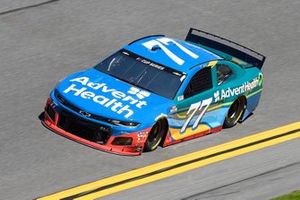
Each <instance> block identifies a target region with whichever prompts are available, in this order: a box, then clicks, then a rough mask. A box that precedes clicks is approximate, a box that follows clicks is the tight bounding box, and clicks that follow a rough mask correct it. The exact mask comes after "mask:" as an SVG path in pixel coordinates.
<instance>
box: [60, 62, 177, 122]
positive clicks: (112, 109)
mask: <svg viewBox="0 0 300 200" xmlns="http://www.w3.org/2000/svg"><path fill="white" fill-rule="evenodd" d="M56 91H57V92H58V93H59V94H60V95H61V96H62V97H63V98H64V99H65V100H66V101H68V102H69V103H70V104H72V105H73V106H76V107H77V108H79V109H80V110H82V111H84V112H88V113H91V114H94V115H99V116H103V117H107V118H111V119H116V120H123V121H135V122H139V123H142V122H147V121H149V120H150V121H149V122H151V123H153V120H154V119H155V118H156V117H158V116H159V115H161V114H166V113H168V112H169V110H170V107H171V106H172V103H173V101H172V100H170V99H167V98H164V97H162V96H159V95H156V94H154V93H151V92H148V91H146V90H143V89H141V88H138V87H137V86H134V85H131V84H129V83H126V82H124V81H121V80H119V79H117V78H114V77H112V76H109V75H107V74H105V73H102V72H100V71H98V70H96V69H94V68H92V69H88V70H86V71H82V72H78V73H75V74H72V75H70V76H68V77H67V78H65V79H64V80H62V81H61V82H60V83H59V84H58V85H57V87H56Z"/></svg>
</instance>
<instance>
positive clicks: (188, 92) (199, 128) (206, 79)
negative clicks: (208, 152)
mask: <svg viewBox="0 0 300 200" xmlns="http://www.w3.org/2000/svg"><path fill="white" fill-rule="evenodd" d="M197 68H198V69H196V70H194V72H193V73H192V74H193V75H191V77H190V78H189V79H188V78H187V80H186V81H187V82H186V83H185V84H183V86H182V88H181V89H180V91H179V94H178V96H177V98H176V100H175V105H176V113H175V114H174V116H175V117H174V118H176V120H177V126H176V128H177V130H174V129H172V128H171V129H170V132H171V135H172V138H173V139H175V140H180V139H183V138H185V137H189V136H192V135H194V134H198V133H201V132H209V131H210V128H211V127H210V126H209V125H208V124H207V123H206V122H208V120H212V119H209V117H208V119H207V116H206V112H207V110H208V109H209V107H210V106H211V105H212V104H213V94H214V91H215V87H214V81H213V76H212V68H211V67H204V68H202V69H201V68H200V67H197Z"/></svg>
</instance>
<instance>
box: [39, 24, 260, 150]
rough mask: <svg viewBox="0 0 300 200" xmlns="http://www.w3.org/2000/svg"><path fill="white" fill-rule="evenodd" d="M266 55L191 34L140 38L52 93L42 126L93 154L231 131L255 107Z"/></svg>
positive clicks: (193, 31)
mask: <svg viewBox="0 0 300 200" xmlns="http://www.w3.org/2000/svg"><path fill="white" fill-rule="evenodd" d="M264 60H265V57H264V56H263V55H261V54H259V53H257V52H255V51H253V50H251V49H249V48H247V47H244V46H241V45H239V44H237V43H234V42H232V41H229V40H227V39H224V38H221V37H218V36H216V35H213V34H210V33H207V32H204V31H200V30H197V29H193V28H191V29H190V31H189V33H188V35H187V37H186V39H185V41H183V40H178V39H171V38H168V37H166V36H164V35H152V36H147V37H143V38H140V39H138V40H135V41H133V42H131V43H130V44H128V45H125V46H124V47H123V48H121V49H120V50H118V51H116V52H115V53H113V54H112V55H110V56H108V57H107V58H105V59H104V60H103V61H101V62H100V63H99V64H97V65H95V66H94V67H92V68H90V69H87V70H84V71H81V72H77V73H74V74H72V75H70V76H68V77H67V78H65V79H64V80H62V81H61V82H60V83H59V84H58V85H57V86H56V87H55V88H54V89H53V90H52V91H51V93H50V96H49V98H48V100H47V103H46V107H45V115H44V119H43V120H42V122H43V124H44V125H45V126H46V127H48V128H50V129H51V130H53V131H55V132H56V133H59V134H61V135H63V136H65V137H68V138H70V139H73V140H75V141H78V142H80V143H83V144H85V145H88V146H91V147H94V148H96V149H100V150H104V151H108V152H113V153H117V154H123V155H139V154H141V153H142V152H143V151H152V150H154V149H156V148H157V147H158V146H159V145H161V146H168V145H171V144H175V143H178V142H181V141H184V140H188V139H192V138H195V137H199V136H203V135H206V134H209V133H214V132H218V131H220V130H221V129H222V128H223V127H232V126H234V125H236V124H237V122H238V121H240V122H241V121H243V120H245V119H246V118H247V117H248V116H249V115H250V114H251V113H252V112H253V111H254V109H255V108H256V106H257V105H258V102H259V99H260V96H261V91H262V83H263V74H262V72H261V68H262V66H263V63H264Z"/></svg>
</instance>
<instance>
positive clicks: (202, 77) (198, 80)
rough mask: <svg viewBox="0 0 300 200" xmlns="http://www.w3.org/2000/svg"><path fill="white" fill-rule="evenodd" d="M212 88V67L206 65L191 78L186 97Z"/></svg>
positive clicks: (185, 92)
mask: <svg viewBox="0 0 300 200" xmlns="http://www.w3.org/2000/svg"><path fill="white" fill-rule="evenodd" d="M211 88H212V79H211V68H210V67H205V68H203V69H201V70H200V71H198V72H197V73H196V74H195V75H194V76H193V78H192V79H191V80H190V82H189V84H188V85H187V87H186V89H185V91H184V98H188V97H191V96H194V95H196V94H199V93H200V92H203V91H205V90H208V89H211Z"/></svg>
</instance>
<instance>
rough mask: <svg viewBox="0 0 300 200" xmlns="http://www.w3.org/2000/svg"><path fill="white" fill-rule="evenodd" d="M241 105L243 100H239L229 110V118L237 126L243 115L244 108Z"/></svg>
mask: <svg viewBox="0 0 300 200" xmlns="http://www.w3.org/2000/svg"><path fill="white" fill-rule="evenodd" d="M241 105H242V102H241V100H240V99H237V100H236V101H235V102H234V103H233V104H232V106H231V107H230V108H229V111H228V114H227V118H228V120H229V121H230V122H231V123H232V124H236V123H237V122H238V120H239V118H240V117H241V115H242V112H243V107H242V106H241Z"/></svg>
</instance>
